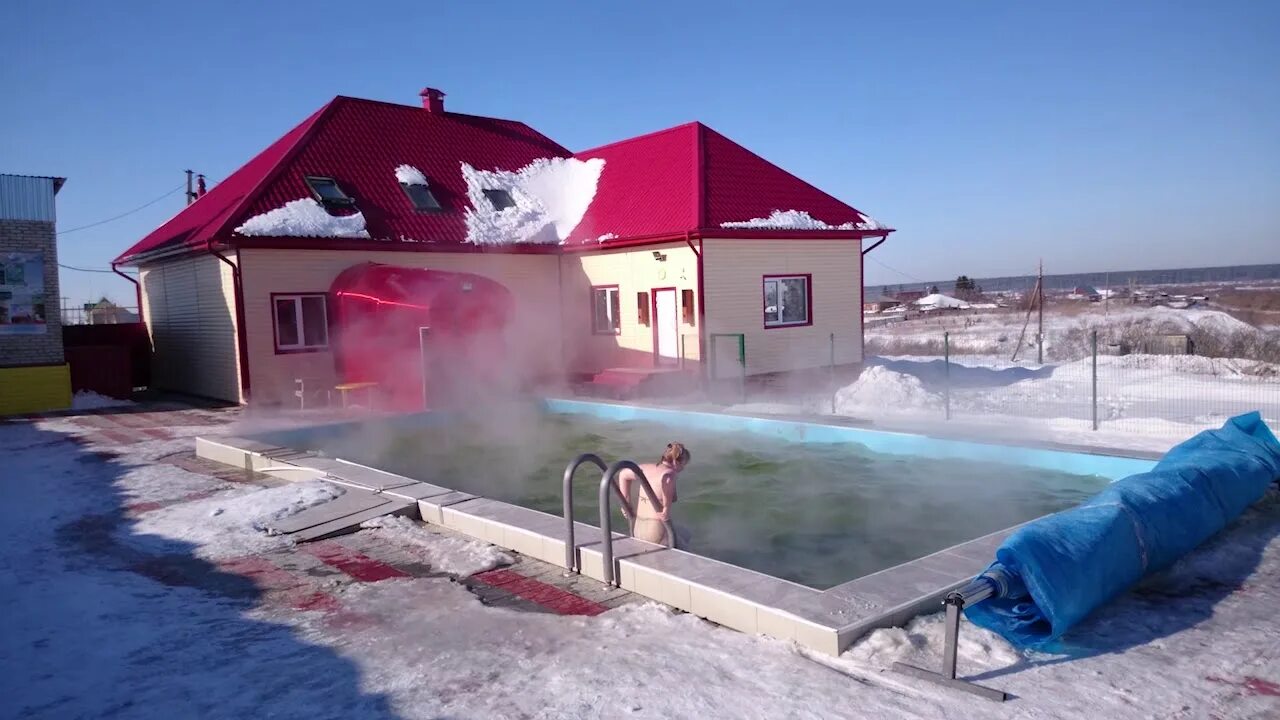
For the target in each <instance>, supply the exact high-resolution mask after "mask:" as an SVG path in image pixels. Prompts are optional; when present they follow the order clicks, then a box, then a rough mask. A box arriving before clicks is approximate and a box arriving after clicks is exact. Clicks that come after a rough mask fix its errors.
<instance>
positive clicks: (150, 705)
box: [0, 418, 1280, 719]
mask: <svg viewBox="0 0 1280 720" xmlns="http://www.w3.org/2000/svg"><path fill="white" fill-rule="evenodd" d="M257 422H258V423H259V424H260V426H263V425H268V424H270V421H269V420H268V419H266V418H259V419H258V420H257ZM69 428H71V426H70V425H68V424H67V421H65V420H62V419H58V420H46V421H40V422H39V423H18V424H0V452H2V453H3V454H4V456H5V458H6V471H7V472H6V475H5V477H4V480H3V482H0V597H4V598H5V606H4V612H3V613H0V694H2V695H3V697H4V698H5V702H6V706H8V707H11V708H12V709H13V710H12V712H13V713H14V714H15V716H24V717H305V718H319V717H362V718H365V717H370V718H391V717H397V718H416V717H424V718H427V717H460V718H466V717H485V718H488V717H530V718H582V717H618V716H625V717H640V718H650V717H652V718H685V717H689V718H704V717H732V718H778V717H798V718H809V717H812V718H819V717H821V718H826V717H867V718H889V717H892V718H950V717H954V718H961V717H965V718H967V717H973V716H974V715H975V714H980V715H981V716H982V717H987V718H993V719H997V718H1059V717H1061V718H1077V717H1097V718H1102V717H1105V718H1117V719H1123V718H1148V717H1158V718H1170V717H1177V718H1198V717H1220V718H1226V717H1232V718H1264V717H1275V714H1276V712H1277V710H1280V705H1278V703H1280V685H1278V684H1277V683H1278V682H1280V621H1278V620H1277V619H1276V616H1275V612H1274V609H1275V606H1276V604H1277V603H1278V602H1280V582H1278V581H1277V579H1278V578H1280V539H1278V536H1280V499H1277V498H1276V497H1275V495H1274V494H1273V495H1272V496H1270V497H1269V498H1268V499H1267V500H1265V501H1263V502H1262V503H1259V505H1258V506H1257V507H1256V508H1255V509H1253V510H1251V511H1250V512H1249V513H1248V514H1247V516H1246V517H1245V518H1244V519H1242V520H1241V521H1240V522H1237V523H1236V524H1235V525H1234V526H1233V527H1231V528H1229V529H1228V530H1227V531H1226V532H1224V533H1223V534H1220V535H1219V536H1218V537H1217V538H1215V539H1214V540H1212V541H1210V543H1209V544H1208V545H1207V546H1206V547H1205V548H1204V549H1202V550H1201V551H1199V552H1197V553H1194V554H1193V555H1191V556H1189V557H1188V558H1187V559H1186V560H1184V561H1183V562H1182V563H1180V564H1179V565H1177V566H1175V567H1174V568H1173V569H1171V570H1170V571H1169V572H1167V573H1164V574H1162V575H1159V576H1156V577H1153V578H1150V579H1148V580H1147V581H1144V582H1143V583H1142V584H1141V585H1140V586H1139V587H1138V588H1137V589H1136V591H1135V592H1131V593H1128V594H1126V595H1125V596H1123V597H1121V598H1120V599H1118V600H1117V601H1116V602H1114V603H1112V604H1111V605H1110V606H1108V607H1106V608H1104V609H1103V610H1101V611H1100V612H1098V613H1097V614H1096V615H1095V616H1094V617H1092V618H1090V619H1089V620H1087V621H1086V622H1085V623H1083V624H1082V625H1081V626H1080V627H1079V628H1078V629H1077V630H1076V631H1074V632H1073V633H1071V634H1069V635H1068V636H1067V638H1066V644H1065V645H1064V647H1063V648H1061V649H1060V652H1057V653H1055V654H1053V655H1034V656H1031V655H1020V654H1018V653H1015V652H1014V651H1013V650H1012V649H1011V648H1010V647H1009V646H1007V645H1005V644H1004V643H1003V641H1001V640H1000V639H999V638H997V637H995V636H993V635H990V634H989V633H985V632H983V631H980V630H977V629H975V628H973V627H972V626H969V625H967V624H966V627H965V628H964V629H963V630H962V634H961V645H960V666H959V667H960V673H961V675H962V676H976V679H978V680H979V681H981V682H983V683H985V684H987V685H990V686H994V687H999V688H1001V689H1004V690H1007V691H1009V692H1011V693H1012V694H1013V695H1014V699H1012V700H1011V701H1010V702H1008V703H1005V704H1002V705H997V704H990V703H984V702H982V701H979V700H976V699H974V698H972V697H970V696H968V695H964V694H959V693H955V692H952V691H948V690H946V689H943V688H939V687H935V686H932V685H927V684H924V683H921V682H920V681H918V680H915V679H913V678H909V677H905V676H901V675H897V674H895V673H892V672H890V671H887V670H886V669H885V668H887V667H888V666H889V664H890V663H891V662H892V661H894V660H906V661H910V662H915V663H918V664H922V665H925V666H928V667H936V666H937V665H938V664H939V653H940V652H941V647H942V632H941V622H940V618H939V616H937V615H933V616H929V617H925V618H922V619H917V620H916V621H914V622H913V623H912V624H911V625H909V626H908V627H907V628H905V629H897V630H885V631H878V632H877V633H874V634H872V635H871V636H869V637H868V638H866V639H865V640H864V641H863V642H861V643H859V644H857V645H855V646H854V648H853V649H851V650H850V651H849V652H847V653H846V654H845V655H844V656H842V657H840V658H826V657H818V656H815V655H813V654H811V653H809V652H807V651H803V650H801V649H799V648H797V647H796V646H794V645H791V644H789V643H785V642H781V641H775V640H770V639H766V638H760V637H755V636H748V635H743V634H740V633H736V632H733V631H730V630H725V629H720V628H716V627H714V626H712V625H710V624H708V623H705V622H703V621H700V620H698V619H696V618H694V617H692V616H689V615H683V614H674V613H671V612H669V611H668V610H666V609H664V608H661V607H659V606H656V605H642V606H630V607H624V608H621V609H618V610H614V611H610V612H607V613H605V614H603V615H600V616H597V617H594V618H587V617H562V616H556V615H551V614H540V613H521V612H516V611H512V610H504V609H495V608H490V607H486V606H484V605H482V604H481V603H480V602H479V600H478V599H477V598H475V597H474V596H472V595H471V594H469V593H468V592H466V591H465V590H464V589H463V588H462V587H461V586H459V585H458V584H457V583H453V582H451V581H449V580H448V579H444V578H416V579H415V578H406V579H395V580H386V581H383V582H377V583H371V584H359V583H357V584H352V585H349V586H346V589H345V590H343V591H341V592H339V593H338V594H337V595H336V597H337V601H338V602H339V603H340V605H341V611H340V612H338V613H336V614H331V613H323V612H318V611H299V610H291V609H288V607H287V605H282V604H279V603H267V602H266V601H265V600H264V598H263V596H262V593H261V592H260V591H258V590H255V589H254V585H253V582H252V581H251V580H250V579H249V578H247V577H244V576H241V575H237V574H235V573H234V572H231V571H229V570H220V571H217V572H215V573H214V574H213V575H212V576H211V579H212V580H215V581H216V582H214V583H213V586H212V587H205V586H201V585H189V584H184V582H183V581H181V579H177V580H174V579H169V578H167V577H166V576H163V575H161V576H155V575H148V574H146V573H145V572H140V571H139V570H138V569H136V567H135V566H136V565H137V564H138V563H137V560H136V558H137V556H136V554H135V555H131V554H129V553H124V554H123V555H121V552H120V551H119V550H118V549H117V545H116V543H117V542H118V541H123V543H124V545H125V546H126V547H132V548H142V549H147V548H148V546H147V544H146V543H139V542H137V540H136V537H137V536H138V534H140V533H148V532H163V533H165V537H166V539H167V541H168V542H167V543H166V544H165V545H164V546H163V548H152V549H156V550H160V551H162V552H163V553H164V555H163V556H162V557H163V558H167V559H168V560H169V561H170V562H179V561H183V559H184V558H187V560H186V563H187V564H189V565H191V566H192V567H193V568H194V569H199V568H204V567H207V565H202V563H203V561H201V560H199V558H201V557H214V556H220V554H221V552H222V551H223V549H225V548H227V547H229V546H236V547H240V548H242V549H248V548H251V547H256V546H257V545H256V543H257V542H258V538H260V537H262V533H261V531H260V530H259V529H257V527H255V525H256V524H257V523H256V522H255V520H254V518H261V517H263V516H270V515H271V514H273V513H275V512H280V511H283V510H284V509H287V508H292V507H296V506H297V504H299V503H302V504H305V503H306V502H308V500H307V498H312V499H314V498H315V497H316V495H315V494H314V493H313V491H311V490H306V488H308V487H315V483H297V484H294V485H287V486H284V487H282V488H278V489H273V490H281V491H293V492H299V488H302V490H301V491H300V492H301V493H302V494H303V497H300V496H298V495H293V494H292V493H291V492H273V490H267V491H259V490H248V491H246V490H245V489H244V488H242V487H239V486H237V487H235V488H231V489H226V490H225V491H219V494H218V495H216V496H214V497H211V498H208V499H206V500H197V501H193V502H190V503H183V504H179V505H175V506H172V507H173V509H178V508H183V507H187V506H193V507H198V508H200V512H190V513H187V514H185V515H183V514H180V513H177V514H175V513H166V512H165V509H160V510H154V511H147V512H142V513H141V515H140V517H137V518H136V519H130V518H127V517H122V516H121V515H120V513H119V508H120V506H121V504H122V503H124V502H126V501H125V499H124V498H126V497H128V498H137V497H170V498H173V497H181V496H184V495H186V494H188V493H189V491H191V490H208V489H210V488H213V489H215V490H217V489H218V488H219V487H220V485H219V483H218V482H217V481H216V480H214V479H212V478H210V479H209V482H208V484H205V483H201V482H200V481H199V479H198V476H197V475H196V474H194V473H187V474H183V473H182V472H181V471H178V470H176V468H168V467H166V466H162V465H152V464H149V463H148V462H147V461H146V460H145V459H144V458H152V459H154V458H159V457H163V456H164V454H166V453H167V454H171V453H172V452H174V451H175V449H176V448H180V447H185V450H186V451H187V452H189V451H190V447H191V445H190V443H191V440H190V437H189V436H184V437H180V438H177V439H175V440H162V441H156V442H155V443H139V444H137V445H131V446H128V450H127V455H126V457H127V460H112V459H101V458H97V457H95V456H92V455H88V454H86V453H85V451H84V450H83V449H81V448H79V447H77V446H76V445H73V444H71V443H69V442H67V441H66V440H65V439H63V438H64V437H65V433H66V432H67V431H68V430H69ZM185 431H186V429H184V432H185ZM231 431H232V429H231V428H225V427H223V428H211V427H203V428H201V429H200V432H201V434H205V435H216V434H219V433H225V432H231ZM236 431H237V432H238V431H239V430H236ZM135 451H136V452H135ZM168 475H172V477H173V482H174V487H173V488H172V489H171V491H165V490H164V489H163V488H164V484H165V478H166V477H167V476H168ZM268 497H270V498H272V499H271V500H270V501H267V500H266V498H268ZM219 508H220V509H221V510H222V512H221V513H218V514H216V515H215V514H212V513H213V511H214V510H216V509H219ZM238 513H243V515H242V516H239V517H238V519H233V518H232V517H230V516H229V515H232V514H238ZM224 516H228V517H226V518H225V519H223V520H218V518H223V517H224ZM180 517H185V519H186V521H185V522H181V521H179V518H180ZM161 518H167V519H168V521H165V522H160V521H159V519H161ZM210 520H212V521H214V522H216V523H218V527H217V528H216V530H211V529H210V528H208V527H206V524H207V523H208V521H210ZM104 523H105V524H106V527H107V528H109V529H110V530H111V531H110V532H109V533H107V534H106V535H104V534H102V533H101V532H99V531H98V530H97V528H100V527H102V526H103V524H104ZM148 523H150V524H149V525H148ZM396 525H400V523H392V524H390V525H389V526H384V527H381V528H376V529H371V530H365V531H363V532H400V531H401V530H403V531H405V532H406V533H407V532H408V531H409V528H407V527H401V528H396V527H395V526H396ZM161 526H162V527H161ZM436 549H437V550H438V549H439V548H436ZM277 551H278V552H279V550H277ZM284 552H289V551H288V550H287V549H286V550H284ZM442 552H443V555H442V556H441V557H440V559H439V561H440V562H446V563H447V562H452V559H451V558H452V554H451V553H449V552H447V551H442ZM459 554H460V555H461V558H460V559H459V562H461V561H462V560H469V558H470V556H471V550H464V551H462V552H460V553H459ZM117 557H122V558H123V560H124V562H123V563H122V562H121V561H118V560H117V559H116V558H117ZM143 557H149V556H143ZM142 565H145V563H142Z"/></svg>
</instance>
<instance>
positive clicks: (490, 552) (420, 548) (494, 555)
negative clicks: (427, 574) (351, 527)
mask: <svg viewBox="0 0 1280 720" xmlns="http://www.w3.org/2000/svg"><path fill="white" fill-rule="evenodd" d="M360 527H363V528H366V529H370V530H373V531H375V532H377V533H379V534H380V535H384V536H386V537H387V539H389V540H391V541H393V542H396V543H398V544H400V545H401V546H403V547H404V548H405V549H406V550H409V551H410V552H411V553H413V554H414V555H416V556H418V557H419V558H421V559H422V560H423V561H424V562H426V563H427V564H428V565H430V566H431V567H433V568H435V569H436V570H439V571H441V572H446V573H449V574H450V575H458V576H460V577H467V576H468V575H475V574H476V573H478V572H484V571H485V570H492V569H493V568H496V567H498V566H500V565H510V564H511V563H512V562H514V561H513V560H512V558H511V556H510V555H508V554H506V553H504V552H502V551H501V550H499V549H498V548H497V547H495V546H493V545H490V544H488V543H482V542H476V541H474V540H467V539H465V538H461V537H455V536H450V535H441V534H438V533H432V532H429V531H427V530H426V529H424V528H423V527H422V525H420V524H418V523H416V522H413V521H412V520H409V519H407V518H403V517H398V516H387V517H380V518H374V519H372V520H367V521H365V522H364V523H363V524H361V526H360Z"/></svg>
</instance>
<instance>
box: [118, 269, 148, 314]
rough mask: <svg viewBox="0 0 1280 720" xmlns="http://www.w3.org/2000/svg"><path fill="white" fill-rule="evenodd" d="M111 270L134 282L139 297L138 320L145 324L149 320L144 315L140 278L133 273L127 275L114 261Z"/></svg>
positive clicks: (134, 290)
mask: <svg viewBox="0 0 1280 720" xmlns="http://www.w3.org/2000/svg"><path fill="white" fill-rule="evenodd" d="M111 272H113V273H115V274H117V275H119V276H120V277H122V278H124V279H125V280H128V281H129V282H131V283H133V294H134V296H135V297H137V299H138V301H137V302H138V322H140V323H142V324H144V325H145V324H146V322H147V320H146V317H145V316H143V314H142V284H141V283H139V282H138V279H137V278H135V277H133V276H132V275H126V274H124V273H122V272H120V269H119V268H117V267H116V264H115V263H114V262H113V263H111Z"/></svg>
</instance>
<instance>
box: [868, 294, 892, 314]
mask: <svg viewBox="0 0 1280 720" xmlns="http://www.w3.org/2000/svg"><path fill="white" fill-rule="evenodd" d="M901 305H902V302H901V301H900V300H898V299H896V298H891V297H889V296H888V295H881V296H879V297H876V298H873V299H871V300H868V301H867V302H864V303H862V312H865V313H878V312H884V311H885V310H888V309H889V308H896V307H899V306H901Z"/></svg>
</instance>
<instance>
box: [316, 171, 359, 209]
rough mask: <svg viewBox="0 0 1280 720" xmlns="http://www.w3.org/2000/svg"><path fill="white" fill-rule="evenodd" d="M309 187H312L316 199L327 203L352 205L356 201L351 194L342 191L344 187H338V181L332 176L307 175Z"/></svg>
mask: <svg viewBox="0 0 1280 720" xmlns="http://www.w3.org/2000/svg"><path fill="white" fill-rule="evenodd" d="M306 181H307V187H309V188H311V193H312V194H313V195H315V196H316V199H317V200H319V201H320V202H322V203H324V204H326V205H351V204H354V203H355V199H354V198H352V197H351V196H350V195H347V194H346V193H344V192H342V188H341V187H338V181H337V180H334V179H333V178H330V177H314V176H307V177H306Z"/></svg>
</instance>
